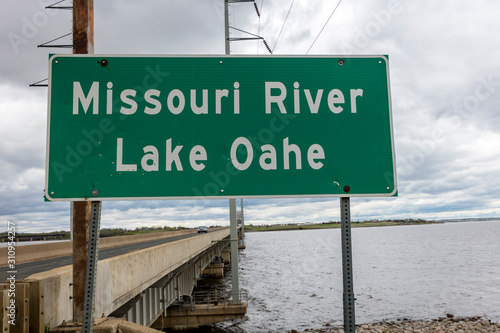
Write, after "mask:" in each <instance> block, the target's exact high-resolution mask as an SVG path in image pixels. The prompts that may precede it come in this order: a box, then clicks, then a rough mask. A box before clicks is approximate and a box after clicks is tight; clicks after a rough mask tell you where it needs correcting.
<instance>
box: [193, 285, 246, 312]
mask: <svg viewBox="0 0 500 333" xmlns="http://www.w3.org/2000/svg"><path fill="white" fill-rule="evenodd" d="M239 294H240V300H241V302H242V303H247V304H248V293H247V292H246V291H240V293H239ZM227 304H233V303H232V297H231V295H227V294H225V293H222V292H220V291H218V290H217V289H214V290H208V291H196V292H193V295H192V297H191V306H194V305H206V306H207V308H210V306H213V305H227Z"/></svg>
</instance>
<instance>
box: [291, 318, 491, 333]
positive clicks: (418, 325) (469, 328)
mask: <svg viewBox="0 0 500 333" xmlns="http://www.w3.org/2000/svg"><path fill="white" fill-rule="evenodd" d="M290 332H291V333H298V331H294V330H292V331H290ZM304 332H309V333H344V329H343V327H333V326H328V324H327V326H325V328H321V329H306V330H305V331H304ZM391 332H398V333H400V332H402V333H410V332H412V333H414V332H419V333H431V332H432V333H447V332H457V333H489V332H496V333H500V323H494V322H491V321H490V320H488V319H484V318H481V317H469V318H454V317H453V316H451V315H449V317H448V318H439V319H433V320H407V319H405V320H401V321H383V322H379V323H374V324H363V325H356V333H391Z"/></svg>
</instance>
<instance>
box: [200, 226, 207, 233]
mask: <svg viewBox="0 0 500 333" xmlns="http://www.w3.org/2000/svg"><path fill="white" fill-rule="evenodd" d="M202 232H205V233H207V232H208V228H207V227H204V226H201V227H198V233H202Z"/></svg>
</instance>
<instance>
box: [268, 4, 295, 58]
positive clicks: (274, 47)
mask: <svg viewBox="0 0 500 333" xmlns="http://www.w3.org/2000/svg"><path fill="white" fill-rule="evenodd" d="M294 2H295V0H293V1H292V4H291V5H290V8H289V9H288V13H287V14H286V17H285V21H284V22H283V25H282V26H281V30H280V33H279V35H278V38H276V43H274V46H273V50H272V51H273V53H274V50H275V49H276V44H278V40H279V39H280V36H281V33H282V32H283V28H284V27H285V23H286V20H287V19H288V15H290V11H291V10H292V6H293V3H294Z"/></svg>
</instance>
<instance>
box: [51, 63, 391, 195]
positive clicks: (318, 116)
mask: <svg viewBox="0 0 500 333" xmlns="http://www.w3.org/2000/svg"><path fill="white" fill-rule="evenodd" d="M49 68H50V73H49V108H48V109H49V110H48V130H47V161H46V185H45V195H46V198H47V199H48V200H53V201H62V200H86V199H93V200H122V199H162V198H163V199H168V198H177V199H179V198H253V197H345V196H366V197H368V196H393V195H396V194H397V187H396V168H395V159H394V141H393V130H392V119H391V118H392V116H391V96H390V84H389V64H388V58H387V57H386V56H347V57H331V56H325V57H319V56H308V57H294V56H286V57H285V56H283V57H282V56H272V57H271V56H263V57H258V56H257V57H245V56H199V57H194V56H190V57H179V56H115V55H110V56H105V55H53V56H51V58H50V60H49Z"/></svg>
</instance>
